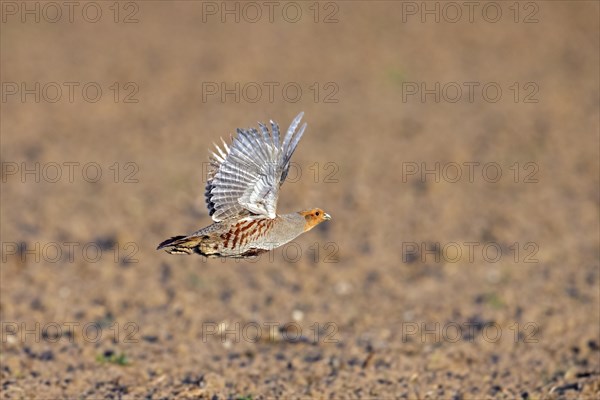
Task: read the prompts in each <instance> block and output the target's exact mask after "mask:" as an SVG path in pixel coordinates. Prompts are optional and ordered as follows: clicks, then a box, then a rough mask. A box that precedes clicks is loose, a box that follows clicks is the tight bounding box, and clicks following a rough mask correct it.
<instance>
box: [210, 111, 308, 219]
mask: <svg viewBox="0 0 600 400" xmlns="http://www.w3.org/2000/svg"><path fill="white" fill-rule="evenodd" d="M303 115H304V113H300V114H298V116H296V118H294V120H293V121H292V123H291V124H290V127H289V128H288V130H287V133H286V134H285V137H284V138H283V141H282V140H281V138H280V134H279V126H278V125H277V123H275V122H273V121H271V131H269V129H268V128H267V127H266V126H265V125H263V124H262V123H259V124H258V125H259V127H260V132H259V131H258V130H257V129H255V128H250V129H248V130H243V129H238V130H237V136H236V137H235V139H233V142H232V144H231V146H227V144H226V143H225V141H224V140H223V139H221V140H222V141H223V147H224V149H223V150H221V148H220V147H219V146H217V145H215V147H216V150H217V151H216V152H213V153H212V154H211V158H210V161H211V166H212V168H211V171H209V175H208V183H207V185H206V192H205V196H206V205H207V207H208V211H209V214H210V215H211V217H212V219H213V220H214V221H216V222H219V221H223V220H225V219H228V218H231V217H236V216H237V217H239V216H245V215H249V214H255V215H264V216H266V217H268V218H275V216H276V214H275V212H276V209H277V199H278V197H279V187H280V186H281V185H282V184H283V182H284V181H285V178H286V176H287V173H288V170H289V168H290V159H291V157H292V154H294V150H295V149H296V146H298V142H299V141H300V138H301V137H302V134H303V133H304V130H305V129H306V123H304V124H302V126H301V127H300V129H299V130H298V132H296V128H298V125H299V124H300V120H301V119H302V116H303Z"/></svg>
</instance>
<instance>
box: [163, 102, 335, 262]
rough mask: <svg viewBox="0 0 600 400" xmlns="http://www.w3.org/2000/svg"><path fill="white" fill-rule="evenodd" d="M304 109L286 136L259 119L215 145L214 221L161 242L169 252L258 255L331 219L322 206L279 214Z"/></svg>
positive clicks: (209, 202) (209, 198)
mask: <svg viewBox="0 0 600 400" xmlns="http://www.w3.org/2000/svg"><path fill="white" fill-rule="evenodd" d="M303 115H304V113H300V114H298V116H296V118H294V120H293V121H292V123H291V124H290V127H289V128H288V130H287V133H286V134H285V137H284V138H283V140H282V138H281V136H280V134H279V126H278V125H277V123H275V122H273V121H271V130H270V131H269V129H268V128H267V126H265V125H264V124H262V123H260V122H259V124H258V125H259V128H260V131H259V130H257V129H255V128H250V129H247V130H244V129H238V130H237V136H236V137H235V139H232V140H233V141H232V144H231V145H230V146H228V145H227V143H225V141H224V140H223V139H221V141H222V142H223V149H221V148H220V147H219V146H217V145H215V147H216V152H212V153H211V155H210V168H209V172H208V180H207V184H206V192H205V197H206V206H207V207H208V212H209V215H210V216H211V217H212V219H213V221H214V223H213V224H211V225H209V226H207V227H206V228H202V229H200V230H198V231H196V232H194V233H192V234H191V235H188V236H175V237H172V238H170V239H167V240H165V241H164V242H162V243H161V244H159V245H158V248H157V250H160V249H165V251H166V252H167V253H170V254H193V253H196V254H200V255H203V256H206V257H236V258H246V257H253V256H256V255H258V254H261V253H263V252H266V251H269V250H273V249H275V248H277V247H280V246H283V245H284V244H286V243H288V242H290V241H292V240H293V239H295V238H296V237H298V236H299V235H301V234H302V233H304V232H308V231H309V230H311V229H312V228H314V227H315V226H317V225H318V224H320V223H321V222H323V221H326V220H329V219H331V217H330V216H329V214H327V213H326V212H324V211H323V210H321V209H320V208H313V209H310V210H306V211H299V212H295V213H290V214H277V212H276V211H277V199H278V197H279V188H280V187H281V185H283V182H284V181H285V178H286V177H287V174H288V171H289V169H290V159H291V158H292V154H294V150H296V147H297V146H298V143H299V142H300V139H301V138H302V134H303V133H304V130H305V129H306V123H304V124H302V126H301V127H300V129H299V130H298V131H296V129H297V128H298V125H299V124H300V120H301V119H302V116H303Z"/></svg>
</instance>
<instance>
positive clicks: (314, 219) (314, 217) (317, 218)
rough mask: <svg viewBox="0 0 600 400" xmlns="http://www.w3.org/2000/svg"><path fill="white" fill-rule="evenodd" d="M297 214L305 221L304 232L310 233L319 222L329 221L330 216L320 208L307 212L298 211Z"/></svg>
mask: <svg viewBox="0 0 600 400" xmlns="http://www.w3.org/2000/svg"><path fill="white" fill-rule="evenodd" d="M299 214H300V215H302V216H303V217H304V219H305V220H306V224H304V232H307V231H310V230H311V229H312V228H314V227H315V226H317V225H319V224H320V223H321V222H323V221H327V220H329V219H331V216H330V215H329V214H327V213H326V212H325V211H323V210H321V209H320V208H313V209H312V210H308V211H300V212H299Z"/></svg>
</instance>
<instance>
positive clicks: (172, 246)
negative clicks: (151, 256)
mask: <svg viewBox="0 0 600 400" xmlns="http://www.w3.org/2000/svg"><path fill="white" fill-rule="evenodd" d="M203 239H204V237H203V236H194V235H192V236H173V237H172V238H170V239H167V240H165V241H164V242H162V243H161V244H159V245H158V247H157V248H156V250H160V249H165V251H166V252H167V253H169V254H192V253H199V254H203V253H202V252H201V250H200V244H201V243H202V240H203Z"/></svg>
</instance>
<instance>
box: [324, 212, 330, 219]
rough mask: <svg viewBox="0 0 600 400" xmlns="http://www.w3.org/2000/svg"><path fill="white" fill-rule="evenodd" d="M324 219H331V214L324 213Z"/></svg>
mask: <svg viewBox="0 0 600 400" xmlns="http://www.w3.org/2000/svg"><path fill="white" fill-rule="evenodd" d="M323 219H324V220H329V219H331V215H329V214H327V213H325V214H323Z"/></svg>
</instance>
